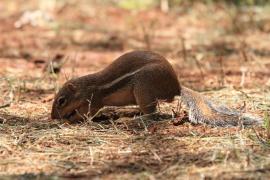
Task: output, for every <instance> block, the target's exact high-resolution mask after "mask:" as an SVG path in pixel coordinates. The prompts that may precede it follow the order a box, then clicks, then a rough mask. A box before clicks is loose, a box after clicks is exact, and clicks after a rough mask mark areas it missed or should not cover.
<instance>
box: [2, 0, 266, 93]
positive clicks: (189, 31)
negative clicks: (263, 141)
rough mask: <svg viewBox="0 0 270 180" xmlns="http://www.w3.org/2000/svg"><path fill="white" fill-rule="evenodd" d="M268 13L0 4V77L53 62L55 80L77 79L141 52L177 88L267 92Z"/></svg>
mask: <svg viewBox="0 0 270 180" xmlns="http://www.w3.org/2000/svg"><path fill="white" fill-rule="evenodd" d="M269 5H270V2H269V1H268V0H246V1H242V0H203V1H199V0H102V1H101V0H80V1H79V0H28V1H23V0H16V1H10V0H1V2H0V12H1V13H0V18H1V26H0V32H1V35H0V59H1V61H0V63H1V66H2V68H1V70H0V72H1V74H2V75H7V74H8V73H13V74H14V72H17V73H19V72H21V73H24V72H25V70H29V68H30V69H31V68H32V69H33V72H34V71H35V69H36V68H41V67H42V68H43V69H44V67H43V66H46V63H47V64H48V62H51V61H55V60H56V65H55V66H56V67H55V69H54V70H55V71H56V73H57V72H60V70H61V69H64V71H65V73H66V74H71V73H72V76H79V75H83V74H87V73H89V72H94V71H97V70H99V69H102V68H104V66H105V65H106V64H108V63H110V62H111V61H112V60H113V59H115V58H116V57H118V56H119V55H121V54H122V53H124V52H127V51H130V50H134V49H148V50H152V51H156V52H159V53H161V54H162V55H164V56H165V57H167V58H168V59H169V60H170V61H171V63H172V64H173V65H174V67H175V69H176V70H177V73H178V74H179V76H180V78H181V80H182V81H183V83H189V86H193V87H197V88H198V89H200V88H201V89H204V88H207V87H210V88H217V87H224V86H235V87H254V86H258V85H260V86H261V85H263V86H265V85H266V86H267V85H269V84H270V82H268V77H269V70H268V69H269V67H270V59H269V58H270V36H269V32H270V6H269ZM67 57H68V58H67ZM57 59H58V60H57ZM61 59H65V60H64V62H63V63H59V62H60V61H61ZM8 67H10V68H12V67H13V68H14V69H12V70H10V71H8V70H7V68H8ZM62 67H64V68H62ZM74 67H76V68H74ZM38 72H39V70H38ZM62 72H63V71H62ZM19 74H20V73H19ZM19 74H17V75H19ZM254 80H256V81H254Z"/></svg>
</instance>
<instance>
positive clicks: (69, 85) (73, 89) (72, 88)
mask: <svg viewBox="0 0 270 180" xmlns="http://www.w3.org/2000/svg"><path fill="white" fill-rule="evenodd" d="M67 87H68V89H69V90H70V91H72V92H76V90H77V88H76V86H75V85H74V84H72V83H68V84H67Z"/></svg>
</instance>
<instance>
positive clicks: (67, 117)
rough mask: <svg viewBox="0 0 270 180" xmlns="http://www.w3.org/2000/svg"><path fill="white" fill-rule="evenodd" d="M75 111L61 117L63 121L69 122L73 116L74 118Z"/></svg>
mask: <svg viewBox="0 0 270 180" xmlns="http://www.w3.org/2000/svg"><path fill="white" fill-rule="evenodd" d="M76 114H77V113H76V110H73V111H71V112H70V113H67V114H66V115H64V116H63V118H64V119H67V120H70V119H71V118H72V117H73V116H75V115H76Z"/></svg>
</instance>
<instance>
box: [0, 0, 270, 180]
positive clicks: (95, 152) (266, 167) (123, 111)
mask: <svg viewBox="0 0 270 180" xmlns="http://www.w3.org/2000/svg"><path fill="white" fill-rule="evenodd" d="M14 2H15V1H14ZM14 2H12V1H11V2H10V1H6V0H3V1H1V2H0V10H1V11H2V12H3V13H1V14H0V22H1V26H0V175H1V176H2V178H1V179H13V178H21V179H65V178H82V179H83V178H102V179H176V178H177V179H232V178H235V179H268V178H269V177H270V155H269V153H270V141H269V138H270V130H269V123H268V124H267V123H266V125H264V126H254V127H249V128H244V129H243V128H241V127H231V128H218V127H216V128H214V127H209V126H206V125H192V124H190V123H189V122H185V123H179V121H181V120H182V119H183V118H184V119H187V113H186V112H187V109H186V108H185V107H184V106H181V107H180V106H179V104H181V98H180V97H177V98H176V99H175V101H174V102H173V103H164V102H160V104H159V111H160V114H161V117H163V115H164V120H161V121H144V120H142V119H141V118H139V117H140V112H139V110H138V108H137V107H136V106H129V107H118V108H116V107H108V108H105V109H104V110H103V111H102V112H101V114H100V116H99V117H98V118H97V119H98V120H97V121H95V122H92V121H91V122H84V123H77V124H70V123H68V122H65V121H56V120H52V119H51V118H50V110H51V104H52V100H53V97H54V94H55V93H56V92H57V90H58V89H59V88H60V87H61V85H62V84H63V83H64V82H65V81H66V80H67V79H70V78H74V77H78V76H82V75H85V74H88V73H93V72H96V71H99V70H101V69H103V68H104V67H106V65H108V64H110V63H111V62H112V61H113V60H114V59H115V58H117V57H118V56H120V55H121V54H123V53H124V52H127V51H130V50H134V49H150V50H153V51H156V52H159V53H161V54H162V55H164V56H165V57H166V58H167V59H168V60H169V61H170V62H171V63H172V65H173V67H174V68H175V71H176V72H177V74H178V76H179V79H180V81H181V83H182V84H183V85H185V86H187V87H190V88H192V89H194V90H197V91H200V92H202V94H205V95H206V96H208V97H210V98H211V99H213V100H214V101H217V102H220V103H222V104H226V105H227V106H229V107H232V108H235V109H238V110H239V109H241V111H243V112H245V113H249V114H252V115H254V116H258V117H261V118H264V120H265V121H266V122H269V118H268V112H269V108H270V103H269V100H270V88H269V87H270V80H269V77H270V76H269V74H270V71H269V68H270V35H269V33H270V7H268V6H265V7H262V6H260V7H251V8H240V7H239V8H237V7H235V6H228V5H225V4H222V3H219V4H210V5H209V4H208V5H205V4H201V3H195V4H193V5H192V6H191V5H190V6H183V7H179V8H175V9H171V10H170V12H168V13H166V12H162V11H161V10H159V9H158V8H150V9H147V10H140V11H136V10H125V9H122V8H120V7H117V6H113V5H106V6H104V5H100V4H98V3H97V4H95V3H93V4H91V3H89V4H87V3H85V1H81V2H84V3H76V2H77V1H70V3H66V4H61V5H59V6H57V7H55V8H54V10H53V11H49V10H47V11H38V12H39V13H37V11H35V10H37V8H38V6H36V5H35V3H30V2H32V1H29V2H28V3H25V4H22V3H23V1H20V0H19V1H18V2H17V3H14ZM25 12H29V13H30V16H31V17H34V18H32V19H31V18H29V17H27V15H25ZM34 12H36V14H38V15H36V14H34ZM40 12H42V13H43V14H42V13H40ZM31 13H32V14H31ZM47 16H48V17H47ZM27 18H28V19H27ZM52 62H53V63H52ZM52 69H53V70H52ZM58 71H59V72H58ZM168 88H169V87H168ZM173 111H175V112H178V114H180V116H178V117H174V116H172V114H173Z"/></svg>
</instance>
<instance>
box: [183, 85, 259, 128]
mask: <svg viewBox="0 0 270 180" xmlns="http://www.w3.org/2000/svg"><path fill="white" fill-rule="evenodd" d="M181 99H182V101H183V102H184V103H185V104H186V105H187V106H188V108H189V120H190V122H192V123H195V124H202V123H205V124H209V125H213V126H222V127H225V126H237V125H239V124H242V125H246V126H250V125H255V124H262V122H263V121H262V119H260V118H255V117H252V116H249V115H247V114H242V113H240V112H238V111H236V110H232V109H229V108H227V107H225V106H217V105H215V104H213V103H212V102H211V101H210V100H208V99H207V98H205V97H204V96H203V95H201V94H200V93H199V92H196V91H193V90H191V89H189V88H187V87H184V86H182V90H181Z"/></svg>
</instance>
